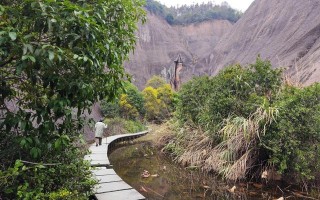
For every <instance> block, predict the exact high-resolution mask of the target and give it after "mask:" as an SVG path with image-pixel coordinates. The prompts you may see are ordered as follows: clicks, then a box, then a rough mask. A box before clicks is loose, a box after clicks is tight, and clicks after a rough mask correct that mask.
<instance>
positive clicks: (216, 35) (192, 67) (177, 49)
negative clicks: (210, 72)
mask: <svg viewBox="0 0 320 200" xmlns="http://www.w3.org/2000/svg"><path fill="white" fill-rule="evenodd" d="M231 27H232V24H231V23H230V22H229V21H227V20H213V21H206V22H202V23H198V24H191V25H187V26H171V25H169V24H168V23H167V21H165V20H164V19H162V18H160V17H158V16H156V15H153V14H151V13H148V15H147V22H146V23H145V24H143V25H140V28H139V31H138V33H137V36H138V42H137V46H136V49H135V52H134V53H133V54H132V55H130V61H129V62H127V63H126V64H125V68H126V70H127V72H129V73H130V74H132V75H133V83H134V84H136V85H137V86H138V87H140V88H142V87H143V86H144V84H145V83H146V81H147V80H148V79H149V78H150V77H151V76H152V75H160V74H161V71H162V70H163V69H164V68H168V67H169V66H170V65H172V64H173V61H174V60H175V59H176V58H177V56H178V54H181V56H182V58H183V61H184V66H185V68H184V69H183V72H182V75H181V76H182V81H183V82H184V81H185V80H188V79H190V78H191V77H192V76H193V75H199V74H204V73H207V71H206V68H204V66H203V65H201V64H199V62H198V60H199V58H201V57H203V55H204V54H205V53H206V52H209V51H211V50H212V49H213V47H214V46H215V45H216V44H217V42H218V41H219V40H220V38H221V37H222V35H224V34H225V33H226V32H227V31H228V30H229V29H230V28H231Z"/></svg>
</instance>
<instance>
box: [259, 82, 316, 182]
mask: <svg viewBox="0 0 320 200" xmlns="http://www.w3.org/2000/svg"><path fill="white" fill-rule="evenodd" d="M275 105H277V106H278V107H279V111H280V114H279V118H278V119H277V123H274V124H272V127H271V128H270V130H269V131H268V134H266V135H265V136H264V137H263V138H262V145H263V147H264V148H265V149H266V150H267V151H268V154H269V155H270V162H271V163H272V164H274V165H275V166H277V167H278V170H279V171H280V172H282V173H295V174H296V175H297V176H298V178H299V179H300V180H307V179H313V178H315V175H316V173H317V172H318V171H319V169H320V159H319V154H320V84H314V85H312V86H309V87H304V88H295V87H292V86H287V87H286V88H285V89H284V91H283V92H282V93H281V95H280V97H279V99H278V100H277V102H276V103H275Z"/></svg>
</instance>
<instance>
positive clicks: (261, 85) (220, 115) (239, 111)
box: [177, 58, 281, 133]
mask: <svg viewBox="0 0 320 200" xmlns="http://www.w3.org/2000/svg"><path fill="white" fill-rule="evenodd" d="M280 84H281V71H279V70H272V69H271V65H270V63H269V62H267V61H262V60H261V59H260V58H257V61H256V63H255V64H253V65H251V68H250V69H245V68H242V67H241V66H239V65H237V66H231V67H227V68H226V69H224V70H223V71H222V72H220V73H219V74H218V75H217V76H215V77H213V78H209V77H199V78H195V79H193V80H192V81H190V82H188V83H187V84H185V85H183V86H182V89H181V91H180V92H179V101H178V105H177V114H178V118H179V119H180V120H181V121H183V122H185V121H187V120H191V121H192V122H193V123H195V124H196V125H200V126H201V127H202V128H204V130H210V131H211V132H213V133H215V132H216V131H218V130H219V129H220V125H221V123H222V121H223V119H225V118H227V117H228V116H232V115H234V116H242V117H244V118H247V117H249V115H250V114H251V113H253V112H255V110H256V109H257V108H258V107H259V106H260V105H261V104H262V103H263V102H264V98H271V97H272V95H274V93H275V91H276V90H277V89H279V87H280ZM265 95H267V96H265Z"/></svg>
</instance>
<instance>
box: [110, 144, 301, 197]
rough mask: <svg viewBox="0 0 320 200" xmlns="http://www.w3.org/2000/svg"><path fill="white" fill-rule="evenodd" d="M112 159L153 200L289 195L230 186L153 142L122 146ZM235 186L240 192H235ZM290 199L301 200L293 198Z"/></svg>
mask: <svg viewBox="0 0 320 200" xmlns="http://www.w3.org/2000/svg"><path fill="white" fill-rule="evenodd" d="M109 159H110V161H111V163H112V164H113V166H114V167H113V168H114V170H115V171H116V172H117V174H118V175H119V176H120V177H121V178H122V179H123V180H124V181H126V182H127V183H128V184H130V185H131V186H132V187H134V188H135V189H136V190H138V191H139V192H141V193H142V194H143V195H144V196H145V197H147V198H148V199H149V200H163V199H166V200H194V199H213V200H230V199H231V200H233V199H234V200H235V199H237V200H253V199H278V198H279V197H281V196H286V197H288V196H289V194H284V193H283V192H282V191H280V189H277V188H266V187H265V186H264V185H263V184H260V183H237V184H234V183H227V182H225V181H222V180H221V179H219V178H217V177H215V176H212V175H204V174H202V173H200V172H199V171H197V170H196V169H195V168H191V169H184V168H181V167H179V166H177V165H175V164H174V163H173V162H171V160H170V159H168V158H167V157H166V156H165V155H163V154H161V153H159V152H158V150H157V149H155V148H153V147H152V143H150V142H140V143H136V144H132V145H129V146H128V145H126V146H123V147H119V148H117V149H116V150H114V151H113V152H112V153H111V155H110V156H109ZM144 170H147V171H148V172H149V173H150V176H149V177H147V178H144V177H142V176H141V174H142V173H143V171H144ZM233 186H235V187H236V189H235V190H234V192H231V191H230V189H231V188H232V187H233ZM290 199H298V198H295V197H293V196H290Z"/></svg>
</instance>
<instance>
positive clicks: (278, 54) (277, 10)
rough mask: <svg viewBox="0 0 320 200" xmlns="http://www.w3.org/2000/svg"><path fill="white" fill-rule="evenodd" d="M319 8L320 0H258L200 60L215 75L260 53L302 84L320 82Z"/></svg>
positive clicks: (254, 57)
mask: <svg viewBox="0 0 320 200" xmlns="http://www.w3.org/2000/svg"><path fill="white" fill-rule="evenodd" d="M319 10H320V1H319V0H308V1H301V0H256V1H255V2H254V3H253V4H252V5H251V6H250V8H249V9H248V10H247V11H246V13H245V14H244V15H243V16H242V17H241V19H240V20H239V21H238V22H237V23H236V24H235V25H234V26H233V27H232V28H231V29H230V31H229V32H228V33H227V34H225V35H224V36H223V37H222V39H221V40H220V41H219V43H218V44H217V45H216V46H215V47H214V49H213V51H211V53H209V54H207V55H206V56H205V57H204V58H203V59H202V60H201V62H203V63H205V65H206V66H207V67H208V68H209V69H210V70H209V71H210V74H212V75H214V74H216V73H217V72H218V71H219V70H220V69H222V68H223V67H225V66H226V65H229V64H232V63H241V64H248V63H252V62H254V61H255V59H256V56H257V55H258V54H260V55H261V57H262V58H263V59H269V60H270V61H271V63H272V64H273V65H274V66H276V67H286V68H287V73H288V74H289V75H290V76H292V78H294V79H296V80H297V81H300V82H301V83H304V84H306V85H307V84H310V83H313V82H316V81H320V39H319V38H320V12H319Z"/></svg>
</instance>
